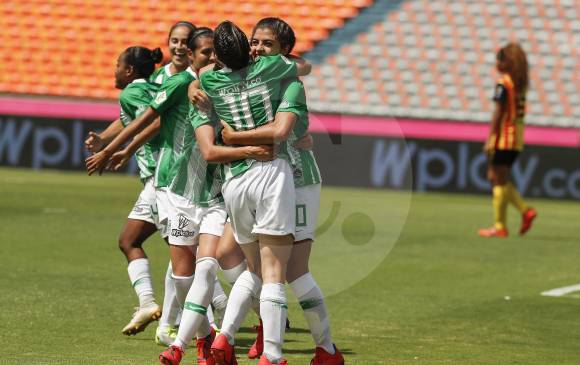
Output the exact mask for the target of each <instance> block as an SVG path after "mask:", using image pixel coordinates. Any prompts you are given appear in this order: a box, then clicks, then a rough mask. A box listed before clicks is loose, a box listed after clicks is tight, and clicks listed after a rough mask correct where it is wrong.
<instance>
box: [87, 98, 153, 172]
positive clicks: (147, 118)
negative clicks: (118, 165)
mask: <svg viewBox="0 0 580 365" xmlns="http://www.w3.org/2000/svg"><path fill="white" fill-rule="evenodd" d="M157 118H159V113H157V111H155V109H153V108H151V107H149V108H147V110H145V111H144V112H143V113H142V114H141V115H140V116H139V117H137V118H136V119H135V120H134V121H133V122H131V123H130V124H129V125H128V126H127V127H125V128H123V130H122V131H121V133H119V135H117V137H115V138H114V139H113V140H112V141H111V143H109V144H108V145H107V147H105V148H103V149H102V150H101V151H100V152H99V153H97V154H94V155H92V156H90V157H88V158H87V159H86V160H85V164H86V167H87V172H88V173H89V175H92V174H93V173H95V172H97V171H98V172H99V174H102V173H103V170H104V169H105V167H106V165H107V163H108V161H109V158H110V157H111V156H112V155H113V153H115V152H116V151H117V150H119V148H121V146H122V145H123V144H125V143H127V141H129V140H130V139H131V138H133V137H135V136H136V135H137V134H138V133H139V132H141V131H142V130H143V129H145V128H146V127H147V126H149V125H150V124H151V123H153V122H154V121H155V119H157Z"/></svg>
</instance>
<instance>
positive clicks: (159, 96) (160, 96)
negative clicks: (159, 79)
mask: <svg viewBox="0 0 580 365" xmlns="http://www.w3.org/2000/svg"><path fill="white" fill-rule="evenodd" d="M165 100H167V93H166V92H165V90H163V91H160V92H158V93H157V95H156V96H155V103H157V104H161V103H163V102H164V101H165Z"/></svg>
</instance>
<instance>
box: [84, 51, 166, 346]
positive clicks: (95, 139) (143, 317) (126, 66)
mask: <svg viewBox="0 0 580 365" xmlns="http://www.w3.org/2000/svg"><path fill="white" fill-rule="evenodd" d="M162 59H163V53H162V52H161V50H160V49H159V48H156V49H155V50H153V51H151V50H149V49H147V48H144V47H138V46H136V47H129V48H127V49H126V50H125V51H124V52H123V53H121V54H120V55H119V58H118V60H117V67H116V69H115V87H117V88H118V89H122V90H123V91H122V92H121V95H120V97H119V104H120V106H121V116H120V118H119V119H118V120H117V121H115V122H113V123H111V125H109V127H107V129H105V131H103V132H102V133H101V134H96V133H94V132H90V133H89V138H88V139H87V140H86V141H85V144H86V145H87V147H88V148H89V150H90V151H91V152H93V153H97V152H99V151H100V150H101V149H102V148H103V146H104V145H106V144H107V143H109V142H110V141H111V140H112V139H113V138H114V137H115V136H116V135H118V134H119V133H120V132H121V130H123V128H124V127H126V126H127V125H128V124H129V123H131V122H132V121H133V120H134V119H135V118H136V117H138V116H139V115H140V114H141V113H142V112H143V111H144V110H145V109H146V108H147V106H148V105H149V103H150V102H151V98H152V94H153V93H154V92H155V90H156V87H155V86H154V85H153V84H152V83H150V82H148V81H147V79H148V78H149V77H150V76H151V74H152V73H153V71H154V70H155V64H157V63H159V62H161V60H162ZM158 149H159V143H158V141H157V140H152V141H151V142H149V143H147V144H146V145H144V146H142V147H141V148H140V149H139V150H138V151H137V153H136V156H137V165H138V166H139V171H140V178H141V181H142V182H143V185H144V187H143V190H142V191H141V194H139V198H138V199H137V202H136V203H135V205H134V207H133V209H132V210H131V213H130V214H129V217H128V218H127V222H126V223H125V226H124V227H123V230H122V231H121V234H120V236H119V248H120V249H121V251H122V252H123V254H124V255H125V257H126V258H127V262H128V266H127V271H128V273H129V279H130V280H131V284H132V286H133V288H134V290H135V292H136V294H137V297H138V298H139V307H137V310H136V311H135V313H134V314H133V318H132V319H131V321H130V322H129V324H127V325H126V326H125V327H124V328H123V331H122V332H123V334H125V335H134V334H136V333H138V332H141V331H143V330H144V329H145V327H147V325H148V324H149V323H150V322H152V321H154V320H157V319H158V318H159V317H160V316H161V308H160V307H159V305H157V303H156V302H155V297H154V292H153V285H152V282H151V273H150V271H149V260H148V259H147V255H146V254H145V251H144V250H143V247H142V244H143V242H144V241H145V240H146V239H147V238H149V237H150V236H151V235H152V234H153V233H154V232H155V231H156V230H157V226H156V225H157V223H158V220H157V215H156V208H155V189H154V187H153V180H152V178H151V177H152V176H153V173H154V171H155V165H156V159H157V152H158Z"/></svg>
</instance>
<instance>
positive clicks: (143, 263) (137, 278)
mask: <svg viewBox="0 0 580 365" xmlns="http://www.w3.org/2000/svg"><path fill="white" fill-rule="evenodd" d="M127 271H128V272H129V279H130V280H131V284H132V285H133V289H135V293H137V296H138V297H139V306H140V307H146V306H147V305H149V304H151V303H154V302H155V297H154V296H153V284H152V283H151V273H150V272H149V260H148V259H147V258H142V259H136V260H133V261H131V262H129V265H128V266H127Z"/></svg>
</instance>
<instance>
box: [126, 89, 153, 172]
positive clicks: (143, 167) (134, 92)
mask: <svg viewBox="0 0 580 365" xmlns="http://www.w3.org/2000/svg"><path fill="white" fill-rule="evenodd" d="M156 90H157V86H156V85H154V84H152V83H150V82H148V81H147V80H145V79H136V80H133V82H131V83H130V84H129V85H127V86H126V87H125V88H124V89H123V91H122V92H121V95H120V96H119V104H120V106H121V113H120V119H121V123H122V124H123V127H126V126H127V125H129V123H131V122H132V121H133V120H135V119H136V118H137V117H138V116H139V115H141V113H143V112H144V111H145V110H147V108H148V107H149V103H151V99H152V98H153V95H154V94H155V92H156ZM158 152H159V138H158V137H155V138H153V139H152V140H151V141H149V142H147V143H146V144H144V145H143V146H141V147H140V148H139V149H138V150H137V152H136V153H135V159H136V160H137V166H139V177H140V178H141V180H143V181H144V180H145V179H147V178H149V177H151V176H153V175H154V173H155V167H156V166H157V157H158Z"/></svg>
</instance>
